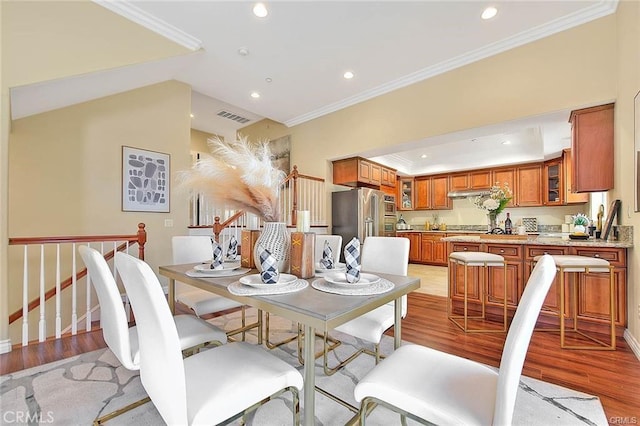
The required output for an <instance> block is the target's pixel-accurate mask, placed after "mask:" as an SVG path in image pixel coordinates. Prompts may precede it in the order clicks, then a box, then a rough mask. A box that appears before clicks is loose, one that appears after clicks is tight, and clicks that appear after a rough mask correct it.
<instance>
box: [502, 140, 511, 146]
mask: <svg viewBox="0 0 640 426" xmlns="http://www.w3.org/2000/svg"><path fill="white" fill-rule="evenodd" d="M502 145H511V141H504V142H502Z"/></svg>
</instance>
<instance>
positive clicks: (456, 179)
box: [449, 169, 493, 191]
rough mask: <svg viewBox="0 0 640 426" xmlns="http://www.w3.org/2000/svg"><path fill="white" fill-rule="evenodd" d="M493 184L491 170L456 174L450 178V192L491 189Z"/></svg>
mask: <svg viewBox="0 0 640 426" xmlns="http://www.w3.org/2000/svg"><path fill="white" fill-rule="evenodd" d="M492 185H493V183H492V182H491V170H490V169H483V170H474V171H470V172H460V173H454V174H452V175H450V176H449V190H450V191H465V190H468V189H489V188H491V186H492Z"/></svg>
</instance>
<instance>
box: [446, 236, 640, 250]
mask: <svg viewBox="0 0 640 426" xmlns="http://www.w3.org/2000/svg"><path fill="white" fill-rule="evenodd" d="M442 240H443V241H460V242H469V243H475V242H482V243H484V244H527V245H543V246H544V245H547V246H571V247H610V248H630V247H633V241H632V240H628V241H627V240H621V241H611V240H609V241H603V240H599V239H595V238H590V239H588V240H571V239H569V237H568V235H567V236H548V235H544V234H542V235H528V236H526V237H525V236H521V235H513V236H510V235H504V234H502V235H500V234H498V235H490V234H484V235H483V236H480V235H457V236H452V237H444V238H442Z"/></svg>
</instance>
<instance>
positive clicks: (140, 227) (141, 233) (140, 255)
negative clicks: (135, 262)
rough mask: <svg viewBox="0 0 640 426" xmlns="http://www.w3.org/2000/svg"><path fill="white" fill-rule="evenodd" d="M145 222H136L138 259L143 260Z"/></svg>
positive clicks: (145, 238) (145, 233) (145, 232)
mask: <svg viewBox="0 0 640 426" xmlns="http://www.w3.org/2000/svg"><path fill="white" fill-rule="evenodd" d="M145 226H146V225H145V224H144V223H142V222H140V223H139V224H138V233H137V235H138V259H140V260H144V245H145V244H146V243H147V231H145V229H144V228H145Z"/></svg>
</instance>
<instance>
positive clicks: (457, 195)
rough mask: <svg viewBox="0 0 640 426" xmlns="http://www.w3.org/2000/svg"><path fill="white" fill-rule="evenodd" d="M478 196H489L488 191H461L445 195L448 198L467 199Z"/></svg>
mask: <svg viewBox="0 0 640 426" xmlns="http://www.w3.org/2000/svg"><path fill="white" fill-rule="evenodd" d="M479 195H489V190H488V189H465V190H462V191H450V192H449V193H448V194H447V197H449V198H469V197H477V196H479Z"/></svg>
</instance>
